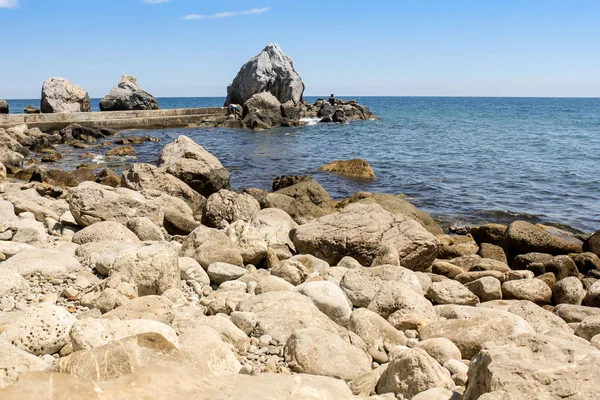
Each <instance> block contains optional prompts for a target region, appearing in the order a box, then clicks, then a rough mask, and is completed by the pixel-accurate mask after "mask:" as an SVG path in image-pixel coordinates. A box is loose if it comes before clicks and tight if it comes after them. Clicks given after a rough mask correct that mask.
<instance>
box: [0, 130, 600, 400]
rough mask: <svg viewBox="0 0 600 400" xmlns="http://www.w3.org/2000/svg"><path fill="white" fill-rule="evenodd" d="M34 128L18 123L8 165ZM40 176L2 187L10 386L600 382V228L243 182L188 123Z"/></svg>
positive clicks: (406, 389)
mask: <svg viewBox="0 0 600 400" xmlns="http://www.w3.org/2000/svg"><path fill="white" fill-rule="evenodd" d="M28 131H30V133H29V134H26V133H27V132H28ZM36 134H37V133H36V131H32V130H28V129H27V128H26V127H20V128H19V127H18V128H16V129H12V130H11V131H10V132H9V133H6V134H4V132H2V135H0V138H3V139H2V140H3V147H2V148H3V149H9V150H7V151H6V152H5V153H3V154H4V155H3V157H4V158H3V160H6V162H7V167H14V166H15V165H14V163H13V164H11V163H10V162H11V157H12V158H14V160H13V161H16V164H18V163H19V160H20V161H21V162H22V154H21V153H20V152H19V151H24V150H27V149H26V148H25V146H24V145H23V144H21V143H20V141H21V142H23V143H25V142H26V140H33V139H32V138H34V137H35V138H37V139H35V140H40V141H43V140H46V139H48V140H50V139H49V138H48V137H46V136H44V135H45V134H37V136H36ZM64 135H65V136H68V137H70V138H71V139H69V140H81V139H82V138H85V137H89V138H94V139H96V136H98V139H99V138H101V137H103V136H102V135H103V133H102V132H100V131H94V130H85V129H82V128H81V127H76V126H73V127H71V128H70V129H69V130H68V131H65V133H64ZM35 140H34V141H35ZM128 140H129V139H128ZM31 145H32V144H29V145H28V146H31ZM13 153H14V154H13ZM15 154H16V155H18V156H15ZM19 156H20V157H21V158H19ZM63 172H64V171H63ZM38 175H40V179H42V180H44V183H42V182H14V181H4V182H2V183H0V260H1V261H0V366H1V369H2V371H3V373H2V374H0V398H19V399H24V400H27V399H38V398H42V397H43V398H51V399H52V398H59V397H60V398H62V397H64V394H68V397H69V398H70V399H132V400H133V399H139V398H153V399H171V398H202V399H204V398H206V399H226V398H227V399H228V398H238V399H273V398H302V399H333V400H337V399H353V398H370V399H373V400H377V399H388V398H390V399H394V398H395V399H416V400H419V399H421V400H422V399H463V400H475V399H513V398H514V399H517V398H518V399H534V398H536V399H537V398H544V399H564V398H581V399H592V398H597V397H599V396H600V388H599V387H598V385H597V384H596V383H597V374H598V372H599V371H600V350H599V348H600V281H598V277H600V259H599V258H598V251H597V246H596V238H597V237H598V233H596V234H595V235H593V236H591V237H590V238H588V239H586V241H585V242H582V241H580V240H578V239H576V238H574V237H572V236H568V235H565V234H557V233H556V232H554V231H552V230H550V229H548V228H547V227H543V226H537V225H532V224H528V223H526V222H522V221H517V222H514V223H512V224H511V225H510V226H502V225H483V226H479V227H474V228H472V229H470V230H469V231H470V233H469V234H465V235H448V234H444V232H443V231H442V230H441V228H440V227H439V226H438V225H437V224H436V223H435V221H434V220H433V219H432V218H431V216H429V215H428V214H426V213H425V212H423V211H421V210H418V209H417V208H415V207H414V206H412V205H411V204H410V203H408V202H407V201H406V200H405V199H403V198H402V197H400V196H392V195H378V194H371V193H357V194H355V195H354V196H351V197H350V198H348V199H344V200H343V201H339V202H336V201H333V200H332V199H331V197H330V196H329V195H328V194H327V192H326V191H325V189H323V187H321V186H320V185H319V184H318V183H317V182H316V181H314V180H312V179H311V178H308V177H291V176H288V177H279V178H277V179H276V181H275V182H274V189H276V190H275V191H274V192H271V193H267V192H264V193H263V192H258V191H254V192H253V191H248V193H246V192H244V193H236V192H233V191H231V190H230V188H229V179H230V178H229V173H228V172H227V170H226V169H225V168H224V167H223V165H222V164H221V163H220V162H219V160H218V159H217V158H216V157H214V156H213V155H212V154H210V153H208V152H207V151H206V150H204V149H203V148H202V147H200V146H199V145H197V144H196V143H194V142H193V141H192V140H191V139H189V138H187V137H184V136H181V137H179V138H177V139H175V140H174V141H173V142H172V143H169V144H167V145H166V146H165V148H164V149H163V151H162V154H161V155H160V162H159V166H153V165H149V164H134V165H133V166H132V167H131V168H130V169H128V170H126V171H125V172H124V173H123V175H122V177H117V184H116V185H115V187H113V186H108V185H104V184H102V183H100V182H96V179H90V180H84V181H83V182H81V183H80V182H79V181H78V180H77V179H76V180H75V181H74V182H72V184H71V185H70V187H69V188H66V187H65V186H62V187H61V186H58V185H56V186H55V185H54V184H52V183H51V181H52V182H55V183H56V182H58V181H60V182H63V183H64V182H67V181H68V179H66V177H65V176H62V175H61V174H59V173H58V172H52V173H51V170H49V171H46V174H45V175H44V174H42V173H38ZM42 175H43V176H42ZM72 175H73V174H72ZM79 175H81V176H84V174H83V172H81V171H80V174H79ZM92 175H93V174H92ZM66 186H69V185H66ZM250 193H253V195H251V194H250ZM584 251H585V252H584Z"/></svg>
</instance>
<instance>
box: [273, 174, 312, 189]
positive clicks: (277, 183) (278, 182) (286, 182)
mask: <svg viewBox="0 0 600 400" xmlns="http://www.w3.org/2000/svg"><path fill="white" fill-rule="evenodd" d="M306 181H312V177H311V176H310V175H282V176H278V177H277V178H275V179H273V191H274V192H276V191H278V190H280V189H283V188H286V187H288V186H292V185H295V184H296V183H300V182H306Z"/></svg>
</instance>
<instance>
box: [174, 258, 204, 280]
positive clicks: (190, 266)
mask: <svg viewBox="0 0 600 400" xmlns="http://www.w3.org/2000/svg"><path fill="white" fill-rule="evenodd" d="M179 272H180V274H179V275H180V277H181V279H183V280H186V281H192V282H198V283H199V284H201V285H210V277H209V276H208V274H207V273H206V271H205V270H204V268H202V266H201V265H200V263H199V262H198V261H196V260H194V259H193V258H190V257H179Z"/></svg>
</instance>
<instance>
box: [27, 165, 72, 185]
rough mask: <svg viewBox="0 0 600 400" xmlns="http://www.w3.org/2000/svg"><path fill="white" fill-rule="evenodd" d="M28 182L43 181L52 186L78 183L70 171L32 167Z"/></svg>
mask: <svg viewBox="0 0 600 400" xmlns="http://www.w3.org/2000/svg"><path fill="white" fill-rule="evenodd" d="M29 181H30V182H43V183H48V184H50V185H53V186H61V187H75V186H77V185H79V181H78V180H77V178H75V177H74V176H73V174H71V173H70V172H67V171H63V170H60V169H42V168H38V167H34V168H33V173H32V175H31V179H30V180H29Z"/></svg>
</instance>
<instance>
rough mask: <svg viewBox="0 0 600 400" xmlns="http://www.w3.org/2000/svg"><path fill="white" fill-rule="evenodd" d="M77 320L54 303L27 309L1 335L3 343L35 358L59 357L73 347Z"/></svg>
mask: <svg viewBox="0 0 600 400" xmlns="http://www.w3.org/2000/svg"><path fill="white" fill-rule="evenodd" d="M75 321H76V318H75V317H74V316H73V315H71V314H70V313H69V312H68V311H67V310H66V309H65V308H63V307H59V306H56V305H54V304H50V303H40V304H39V305H37V306H35V307H32V308H29V309H27V310H26V311H25V312H24V313H23V315H21V317H20V318H18V319H17V321H16V322H15V323H13V324H10V325H9V326H8V328H7V329H6V330H5V331H4V332H2V334H0V339H3V340H6V341H8V342H9V343H12V344H13V345H15V346H17V347H18V348H20V349H22V350H25V351H27V352H29V353H31V354H35V355H43V354H55V353H58V351H59V350H60V349H61V348H62V347H63V346H64V345H66V344H67V343H69V332H70V331H71V327H72V326H73V324H74V323H75Z"/></svg>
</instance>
